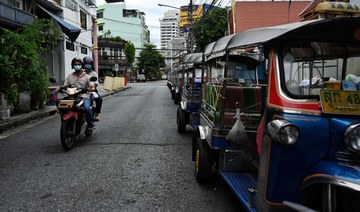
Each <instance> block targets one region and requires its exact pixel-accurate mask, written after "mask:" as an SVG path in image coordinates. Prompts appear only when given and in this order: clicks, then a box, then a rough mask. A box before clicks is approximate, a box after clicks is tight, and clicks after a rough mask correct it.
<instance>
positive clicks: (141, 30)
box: [97, 3, 150, 63]
mask: <svg viewBox="0 0 360 212" xmlns="http://www.w3.org/2000/svg"><path fill="white" fill-rule="evenodd" d="M97 18H98V35H99V37H108V38H109V37H113V38H115V37H120V38H121V39H123V40H126V41H131V42H132V43H133V44H134V46H135V50H136V51H135V58H138V57H139V53H140V51H141V49H142V48H143V47H144V45H145V44H149V42H150V31H149V29H148V27H147V26H146V24H145V13H144V12H141V11H139V10H137V9H127V8H126V5H125V3H111V4H105V5H101V6H99V7H98V8H97ZM101 51H103V50H101ZM113 54H114V53H111V52H109V53H108V56H114V55H113ZM136 61H137V60H136V59H135V62H134V63H136Z"/></svg>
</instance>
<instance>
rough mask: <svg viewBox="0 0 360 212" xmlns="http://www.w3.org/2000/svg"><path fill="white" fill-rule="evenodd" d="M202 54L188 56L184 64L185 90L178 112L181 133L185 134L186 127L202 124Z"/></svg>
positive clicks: (178, 126) (177, 120) (185, 57)
mask: <svg viewBox="0 0 360 212" xmlns="http://www.w3.org/2000/svg"><path fill="white" fill-rule="evenodd" d="M202 59H203V54H202V53H191V54H187V55H185V56H184V58H183V62H182V66H181V67H182V76H183V80H182V81H183V82H184V84H183V88H182V89H181V90H182V92H181V94H180V95H181V101H180V106H179V108H178V110H177V112H176V117H177V119H176V124H177V129H178V132H179V133H184V132H185V130H186V125H187V124H190V126H192V127H194V128H196V127H197V126H199V124H200V105H201V73H202Z"/></svg>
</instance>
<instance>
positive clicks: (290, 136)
mask: <svg viewBox="0 0 360 212" xmlns="http://www.w3.org/2000/svg"><path fill="white" fill-rule="evenodd" d="M267 129H268V132H269V133H270V136H271V138H272V139H273V140H275V141H278V142H280V143H282V144H286V145H290V144H294V143H295V142H296V141H297V140H298V138H299V129H298V128H297V127H296V126H295V125H294V124H292V123H290V122H288V121H285V120H279V119H277V120H273V121H271V122H270V123H269V124H268V125H267Z"/></svg>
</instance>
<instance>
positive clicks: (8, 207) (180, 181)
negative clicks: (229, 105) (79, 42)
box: [0, 81, 241, 211]
mask: <svg viewBox="0 0 360 212" xmlns="http://www.w3.org/2000/svg"><path fill="white" fill-rule="evenodd" d="M130 86H131V87H132V88H131V89H128V90H126V91H123V92H121V93H118V94H115V95H112V96H109V97H106V98H105V99H104V105H103V110H102V114H101V121H100V122H99V123H97V125H96V130H95V131H94V133H93V134H92V135H91V136H90V137H85V136H83V137H81V139H80V140H79V141H78V142H77V144H76V146H75V147H74V149H72V150H71V151H69V152H65V151H64V150H63V148H62V147H61V144H60V135H59V131H60V118H59V116H58V115H54V116H51V117H49V118H45V119H42V120H40V121H38V122H36V123H31V124H28V125H27V126H25V127H24V129H23V130H15V131H13V132H7V135H0V145H1V148H0V178H1V181H0V191H1V195H0V197H1V198H0V211H239V210H241V204H240V203H239V202H238V200H237V199H236V198H235V196H234V195H233V193H232V192H231V191H230V189H229V188H228V187H227V186H226V185H225V184H224V183H223V182H222V181H221V180H220V179H218V180H215V182H213V183H211V184H209V185H199V184H198V183H197V182H196V180H195V178H194V173H193V172H194V163H193V162H192V161H191V136H192V135H191V129H190V127H188V128H187V133H185V134H183V135H179V134H178V133H177V130H176V129H177V128H176V123H175V120H176V109H177V107H178V105H175V104H174V103H173V100H172V99H171V98H170V92H169V90H168V88H167V87H166V81H150V82H146V83H130Z"/></svg>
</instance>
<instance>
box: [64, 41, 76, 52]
mask: <svg viewBox="0 0 360 212" xmlns="http://www.w3.org/2000/svg"><path fill="white" fill-rule="evenodd" d="M66 49H67V50H70V51H75V45H74V43H71V42H70V41H66Z"/></svg>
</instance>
